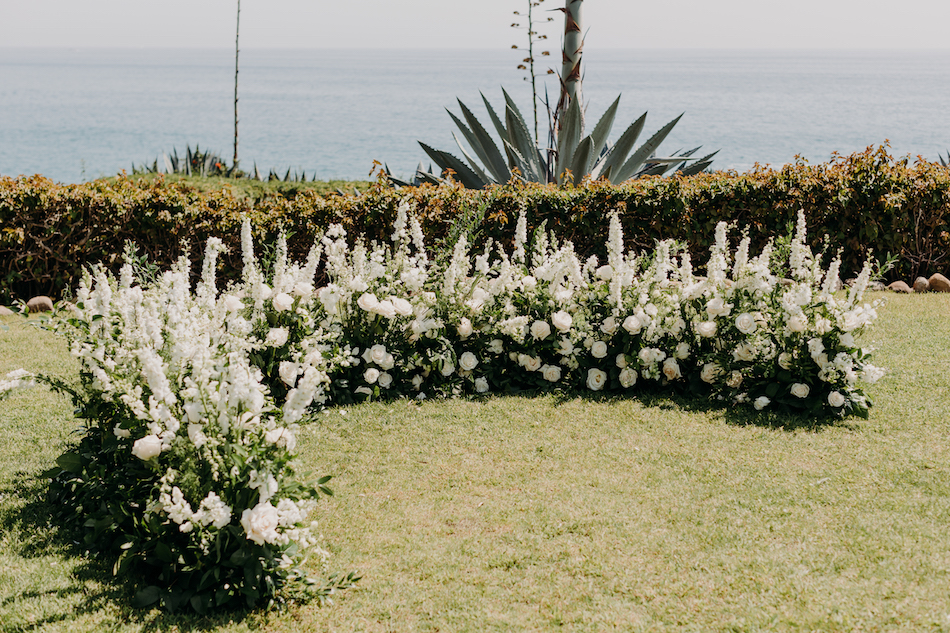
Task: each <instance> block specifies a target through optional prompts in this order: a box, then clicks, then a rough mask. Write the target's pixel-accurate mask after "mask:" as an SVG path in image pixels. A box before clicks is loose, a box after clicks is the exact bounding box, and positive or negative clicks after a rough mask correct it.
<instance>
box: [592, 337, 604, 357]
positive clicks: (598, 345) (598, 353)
mask: <svg viewBox="0 0 950 633" xmlns="http://www.w3.org/2000/svg"><path fill="white" fill-rule="evenodd" d="M590 355H591V356H593V357H594V358H603V357H605V356H606V355H607V343H605V342H603V341H594V344H593V345H591V346H590Z"/></svg>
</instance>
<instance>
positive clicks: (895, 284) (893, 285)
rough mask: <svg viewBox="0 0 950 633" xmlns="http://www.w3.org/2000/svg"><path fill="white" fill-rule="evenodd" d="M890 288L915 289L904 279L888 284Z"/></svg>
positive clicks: (897, 289) (907, 290)
mask: <svg viewBox="0 0 950 633" xmlns="http://www.w3.org/2000/svg"><path fill="white" fill-rule="evenodd" d="M887 288H888V290H893V291H894V292H913V291H914V289H913V288H911V287H910V286H908V285H907V284H906V283H905V282H903V281H894V282H892V283H890V284H888V286H887Z"/></svg>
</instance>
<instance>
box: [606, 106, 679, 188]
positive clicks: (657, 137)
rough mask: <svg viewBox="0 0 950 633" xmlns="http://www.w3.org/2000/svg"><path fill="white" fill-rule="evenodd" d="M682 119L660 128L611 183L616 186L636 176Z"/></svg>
mask: <svg viewBox="0 0 950 633" xmlns="http://www.w3.org/2000/svg"><path fill="white" fill-rule="evenodd" d="M681 118H683V115H682V114H681V115H679V116H678V117H676V118H675V119H673V120H672V121H670V122H669V123H667V124H666V125H664V126H663V127H662V128H660V130H659V131H658V132H657V133H656V134H654V135H653V136H651V137H650V140H648V141H647V142H646V143H644V144H643V145H641V146H640V147H639V148H637V150H636V151H635V152H634V153H633V155H632V156H630V158H629V159H628V160H627V162H625V163H624V164H623V167H621V168H620V169H619V170H618V171H616V172H615V173H614V174H613V175H612V176H611V177H610V182H612V183H613V184H615V185H616V184H619V183H621V182H623V181H625V180H629V179H630V178H633V177H634V176H636V174H637V172H638V171H639V170H640V168H641V167H642V166H643V164H644V163H645V162H646V161H647V159H648V158H650V156H651V155H652V154H653V153H654V152H655V151H656V148H657V147H659V146H660V143H662V142H663V140H664V139H665V138H666V137H667V136H668V135H669V133H670V131H672V129H673V127H674V126H675V125H676V124H677V123H678V122H679V120H680V119H681Z"/></svg>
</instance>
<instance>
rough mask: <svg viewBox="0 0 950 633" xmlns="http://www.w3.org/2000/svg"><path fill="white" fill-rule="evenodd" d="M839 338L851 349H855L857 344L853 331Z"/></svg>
mask: <svg viewBox="0 0 950 633" xmlns="http://www.w3.org/2000/svg"><path fill="white" fill-rule="evenodd" d="M838 340H839V341H841V344H842V345H843V346H845V347H847V348H849V349H854V348H855V347H856V345H855V344H854V336H852V335H851V333H850V332H849V333H847V334H842V335H841V336H839V337H838Z"/></svg>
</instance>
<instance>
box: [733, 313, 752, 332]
mask: <svg viewBox="0 0 950 633" xmlns="http://www.w3.org/2000/svg"><path fill="white" fill-rule="evenodd" d="M756 327H757V324H756V322H755V317H754V316H752V315H751V314H749V313H748V312H743V313H742V314H740V315H739V316H737V317H736V329H737V330H739V331H740V332H742V333H743V334H752V333H753V332H755V329H756Z"/></svg>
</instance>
